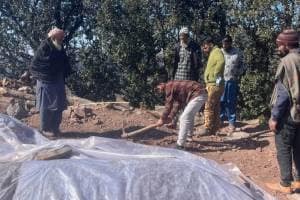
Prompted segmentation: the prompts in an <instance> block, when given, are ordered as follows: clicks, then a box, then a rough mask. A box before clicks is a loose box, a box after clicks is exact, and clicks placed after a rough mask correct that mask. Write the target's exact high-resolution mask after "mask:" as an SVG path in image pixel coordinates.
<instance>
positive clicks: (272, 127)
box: [269, 118, 277, 132]
mask: <svg viewBox="0 0 300 200" xmlns="http://www.w3.org/2000/svg"><path fill="white" fill-rule="evenodd" d="M276 126H277V121H276V120H274V119H272V118H270V119H269V128H270V130H271V131H273V132H276Z"/></svg>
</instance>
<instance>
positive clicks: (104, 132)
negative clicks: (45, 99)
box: [0, 97, 287, 200]
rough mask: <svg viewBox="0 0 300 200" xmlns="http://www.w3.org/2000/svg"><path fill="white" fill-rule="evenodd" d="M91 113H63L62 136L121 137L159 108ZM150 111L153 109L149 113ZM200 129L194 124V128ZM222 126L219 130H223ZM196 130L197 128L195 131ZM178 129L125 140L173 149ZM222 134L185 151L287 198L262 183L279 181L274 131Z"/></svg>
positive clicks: (1, 108)
mask: <svg viewBox="0 0 300 200" xmlns="http://www.w3.org/2000/svg"><path fill="white" fill-rule="evenodd" d="M4 102H7V101H5V100H4V99H3V97H1V101H0V112H2V113H5V106H6V105H5V103H4ZM89 108H91V109H90V111H92V112H91V113H89V115H86V116H84V114H83V115H81V116H79V117H78V118H76V119H74V116H72V115H71V114H70V112H71V109H70V107H69V109H68V110H67V111H65V112H64V115H63V122H62V124H61V131H62V135H61V137H62V138H78V139H80V138H86V137H89V136H100V137H109V138H116V139H121V134H122V125H123V124H125V127H126V131H127V132H129V131H133V130H137V129H139V128H143V127H145V126H147V125H150V124H153V123H155V122H156V121H157V113H159V112H160V111H161V109H160V110H158V111H156V112H155V113H154V114H151V113H150V111H148V110H141V109H135V110H130V109H127V108H126V106H122V105H118V106H104V105H97V106H89ZM152 113H153V112H152ZM22 121H23V122H25V123H26V124H28V125H29V126H31V127H35V128H38V126H39V117H38V114H34V115H32V116H29V117H27V118H25V119H23V120H22ZM201 121H202V117H199V116H197V119H196V124H199V123H201ZM255 123H257V122H256V121H255V120H254V121H245V122H241V123H239V124H238V126H239V127H246V126H247V125H249V124H255ZM251 127H252V128H248V129H247V130H246V131H247V132H249V133H255V132H258V131H262V130H263V129H266V127H260V126H253V125H252V126H251ZM199 128H201V126H197V127H196V129H199ZM225 131H226V128H223V129H222V131H221V133H224V132H225ZM195 132H197V130H195ZM176 133H177V130H171V129H168V128H165V127H161V128H157V129H152V130H149V131H146V132H144V133H141V134H139V135H137V136H134V137H132V138H129V139H128V140H130V141H133V142H136V143H142V144H146V145H157V146H163V147H168V148H174V146H175V143H176V139H177V134H176ZM224 138H225V135H224V134H220V135H219V136H203V137H196V136H194V137H193V142H191V143H188V144H187V145H188V147H187V149H186V151H189V152H191V153H193V154H196V155H199V156H202V157H205V158H208V159H212V160H215V161H216V162H218V163H220V164H224V163H233V164H235V165H237V166H238V168H239V169H240V170H241V171H242V173H243V174H244V175H246V176H247V177H249V178H250V179H252V180H253V181H254V182H255V183H256V184H257V185H259V186H260V187H262V188H263V189H265V190H266V191H268V192H270V193H271V194H273V195H274V196H275V197H277V198H278V199H280V200H286V199H287V197H286V196H285V195H282V194H279V193H275V192H273V191H270V190H268V188H266V187H265V185H264V183H265V182H269V181H279V173H278V166H277V161H276V150H275V146H274V137H273V134H272V133H270V132H267V133H266V134H263V135H261V136H260V137H258V138H250V139H244V140H235V141H224Z"/></svg>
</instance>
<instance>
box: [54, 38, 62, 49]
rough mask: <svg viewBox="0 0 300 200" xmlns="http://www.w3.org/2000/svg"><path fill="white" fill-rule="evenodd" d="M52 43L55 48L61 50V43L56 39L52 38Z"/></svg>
mask: <svg viewBox="0 0 300 200" xmlns="http://www.w3.org/2000/svg"><path fill="white" fill-rule="evenodd" d="M52 43H53V45H54V46H55V48H56V49H58V50H61V49H62V45H61V44H58V43H57V41H56V40H52Z"/></svg>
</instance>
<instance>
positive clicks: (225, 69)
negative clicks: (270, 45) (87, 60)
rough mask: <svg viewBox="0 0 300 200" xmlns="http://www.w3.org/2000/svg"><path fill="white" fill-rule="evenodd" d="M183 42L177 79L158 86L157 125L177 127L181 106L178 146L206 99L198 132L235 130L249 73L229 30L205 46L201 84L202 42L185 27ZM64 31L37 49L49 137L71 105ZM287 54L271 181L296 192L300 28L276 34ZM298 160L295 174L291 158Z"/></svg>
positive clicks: (274, 121)
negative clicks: (161, 98) (161, 102)
mask: <svg viewBox="0 0 300 200" xmlns="http://www.w3.org/2000/svg"><path fill="white" fill-rule="evenodd" d="M179 35H180V42H179V43H178V44H177V45H176V47H175V56H174V63H173V64H174V65H173V67H174V70H173V73H172V78H173V79H174V80H172V81H169V82H167V83H160V84H159V85H158V86H157V87H156V89H157V91H158V92H160V93H165V95H166V104H165V111H164V112H163V114H162V116H161V118H160V119H159V120H158V122H157V125H158V126H162V125H164V124H168V126H169V127H172V126H173V127H174V126H175V125H176V123H177V119H176V118H177V117H176V116H178V112H179V111H180V110H181V112H182V114H181V115H180V121H179V134H178V140H177V147H178V148H184V144H185V141H186V139H187V137H189V136H192V135H193V127H194V117H195V115H196V113H197V112H198V111H199V110H200V109H201V107H202V106H203V105H204V104H205V109H204V117H205V125H204V127H205V128H204V129H203V130H202V131H200V132H199V133H198V134H200V135H209V134H216V132H217V131H218V129H219V127H220V124H221V122H222V121H224V120H228V122H229V127H228V129H229V131H234V129H235V121H236V103H237V94H238V82H239V78H240V76H241V75H242V74H243V73H244V71H245V67H244V65H243V56H242V53H241V51H239V50H238V49H237V48H234V47H232V38H231V37H230V36H229V35H226V36H225V37H224V39H223V40H222V46H223V47H222V48H221V49H220V48H218V47H217V46H216V45H215V42H214V40H212V39H211V38H207V39H206V40H205V41H204V42H203V44H202V50H203V52H204V53H205V54H207V55H208V60H207V64H206V67H205V72H204V77H203V78H204V81H205V85H204V84H200V83H199V82H198V81H199V74H200V73H199V70H200V69H201V67H202V61H201V50H200V46H199V45H198V44H197V43H195V42H193V41H192V40H191V39H190V37H189V31H188V29H187V28H182V29H181V30H180V33H179ZM64 36H65V34H64V31H63V30H61V29H58V28H54V29H52V30H51V31H50V32H49V33H48V37H47V38H46V39H45V40H43V41H42V43H41V44H40V46H39V47H38V49H37V50H36V52H35V55H34V58H33V60H32V63H31V67H30V68H31V74H32V75H33V77H34V78H35V79H36V80H37V104H36V105H37V109H38V110H39V111H40V130H41V132H42V133H43V134H44V135H46V136H47V137H53V136H58V135H59V133H60V131H59V125H60V123H61V120H62V112H63V110H64V109H65V108H66V94H65V86H64V84H65V78H66V77H67V76H69V75H70V73H71V67H70V64H69V60H68V57H67V55H66V53H65V50H64V48H63V40H64ZM276 43H277V47H278V49H277V50H278V52H279V55H280V56H281V57H282V59H281V62H280V64H279V67H278V69H277V73H276V76H275V79H276V83H275V88H274V92H273V95H272V100H271V105H272V110H271V118H270V120H269V128H270V130H271V131H273V132H274V133H275V144H276V149H277V160H278V164H279V168H280V177H281V181H280V183H269V184H267V186H268V187H270V188H271V189H273V190H277V191H280V192H284V193H291V192H292V191H293V190H294V189H300V49H299V33H298V32H297V31H295V30H293V29H288V30H284V31H283V32H282V33H280V34H279V36H278V37H277V40H276ZM293 162H294V164H295V170H296V173H295V177H293V173H292V169H293V168H292V166H293V165H292V163H293Z"/></svg>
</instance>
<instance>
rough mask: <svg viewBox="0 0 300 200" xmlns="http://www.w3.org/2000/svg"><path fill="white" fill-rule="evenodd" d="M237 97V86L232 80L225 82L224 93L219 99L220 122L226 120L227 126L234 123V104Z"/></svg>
mask: <svg viewBox="0 0 300 200" xmlns="http://www.w3.org/2000/svg"><path fill="white" fill-rule="evenodd" d="M237 95H238V85H237V82H236V81H234V80H230V81H226V82H225V89H224V93H223V95H222V97H221V115H220V118H221V120H222V121H225V120H228V122H229V124H232V125H234V124H235V121H236V102H237Z"/></svg>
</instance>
